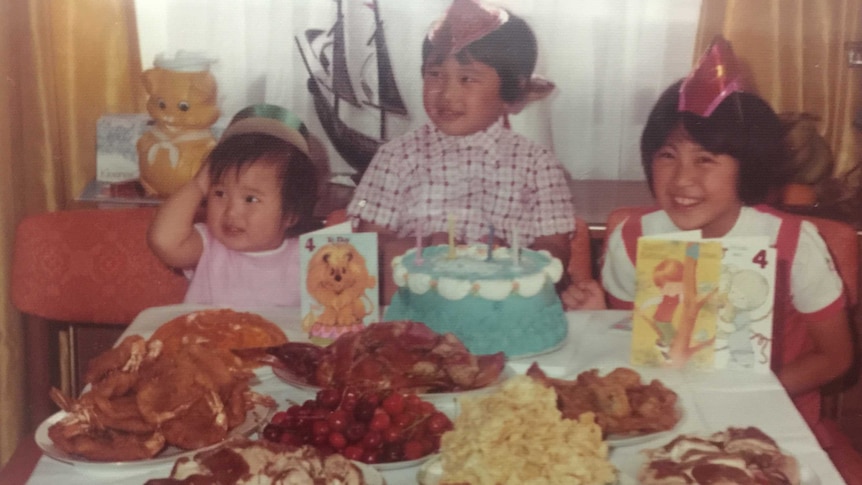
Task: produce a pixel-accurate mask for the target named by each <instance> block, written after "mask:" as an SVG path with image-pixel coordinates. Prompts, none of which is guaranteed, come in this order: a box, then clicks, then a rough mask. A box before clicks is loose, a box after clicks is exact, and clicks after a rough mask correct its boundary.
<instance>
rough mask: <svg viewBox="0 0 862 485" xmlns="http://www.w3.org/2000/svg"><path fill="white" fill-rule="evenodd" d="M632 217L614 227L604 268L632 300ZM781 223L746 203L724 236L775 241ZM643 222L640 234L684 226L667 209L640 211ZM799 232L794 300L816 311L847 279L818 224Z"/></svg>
mask: <svg viewBox="0 0 862 485" xmlns="http://www.w3.org/2000/svg"><path fill="white" fill-rule="evenodd" d="M631 222H632V221H630V220H626V221H625V222H623V223H622V224H620V225H619V226H617V227H616V228H614V231H613V232H612V233H611V235H610V239H609V240H608V245H607V248H608V249H607V252H606V254H605V258H604V262H603V264H602V274H601V276H602V285H603V286H604V288H605V290H606V291H607V292H608V293H609V294H610V295H612V296H613V297H614V298H616V299H618V300H621V301H624V302H632V301H634V298H635V265H634V262H633V261H632V259H631V258H630V257H629V253H628V251H627V249H626V244H627V243H628V244H633V245H634V246H632V247H636V244H637V241H624V240H623V231H622V228H623V227H624V226H625V225H626V224H628V223H631ZM781 223H782V218H781V217H780V216H779V215H777V214H773V213H770V212H766V211H764V210H761V209H759V208H757V207H749V206H746V207H743V208H742V211H741V212H740V214H739V218H738V219H737V220H736V224H735V225H734V226H733V228H732V229H731V230H730V231H729V232H728V233H727V234H726V236H725V237H743V236H768V237H769V238H770V243H771V244H772V245H773V246H775V245H776V243H777V239H778V232H779V228H780V227H781ZM641 228H642V233H641V235H654V234H663V233H669V232H678V231H680V229H679V228H677V227H676V226H675V225H674V224H673V221H671V219H670V217H669V216H668V215H667V213H666V212H665V211H663V210H657V211H654V212H650V213H647V214H644V215H643V216H641ZM798 238H799V239H798V242H797V245H796V253H795V254H794V256H793V263H792V265H791V269H790V292H791V301H792V302H793V306H794V307H795V308H796V310H797V311H798V312H799V313H803V314H810V313H816V312H818V311H820V310H823V309H824V308H827V307H829V306H830V305H832V304H833V303H835V302H836V301H837V300H838V299H840V298H841V297H842V296H843V283H842V281H841V276H840V275H839V274H838V271H837V270H836V267H835V263H834V262H833V261H832V257H831V256H830V254H829V250H828V248H827V247H826V243H825V242H824V241H823V238H821V237H820V234H818V232H817V228H816V227H815V226H814V224H812V223H811V222H808V221H802V224H801V227H800V231H799V235H798Z"/></svg>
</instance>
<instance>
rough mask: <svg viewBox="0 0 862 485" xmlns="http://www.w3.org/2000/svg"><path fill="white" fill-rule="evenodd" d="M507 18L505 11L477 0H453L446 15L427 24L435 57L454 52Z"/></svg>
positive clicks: (498, 25)
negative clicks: (430, 25)
mask: <svg viewBox="0 0 862 485" xmlns="http://www.w3.org/2000/svg"><path fill="white" fill-rule="evenodd" d="M507 20H509V14H508V13H507V12H506V11H505V10H503V9H501V8H497V7H492V6H487V5H482V3H481V2H479V1H478V0H454V1H453V2H452V5H450V6H449V9H448V10H446V15H445V16H444V17H443V18H442V19H441V20H438V21H437V22H435V23H434V25H433V26H432V27H431V31H430V32H429V33H428V39H429V40H430V41H431V43H432V44H433V45H434V52H435V54H436V55H438V56H439V58H441V59H442V58H445V57H448V56H449V55H451V54H455V53H457V52H458V51H460V50H461V49H463V48H464V47H466V46H468V45H470V44H471V43H472V42H475V41H477V40H479V39H481V38H482V37H485V36H486V35H488V34H489V33H491V32H493V31H495V30H497V29H498V28H499V27H500V26H501V25H503V24H504V23H506V21H507Z"/></svg>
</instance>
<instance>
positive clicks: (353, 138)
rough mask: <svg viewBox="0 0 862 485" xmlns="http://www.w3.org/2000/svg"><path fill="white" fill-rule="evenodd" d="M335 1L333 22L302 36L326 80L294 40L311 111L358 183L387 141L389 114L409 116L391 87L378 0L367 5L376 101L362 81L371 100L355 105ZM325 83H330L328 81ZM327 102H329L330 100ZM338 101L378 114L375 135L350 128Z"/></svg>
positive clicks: (339, 0)
mask: <svg viewBox="0 0 862 485" xmlns="http://www.w3.org/2000/svg"><path fill="white" fill-rule="evenodd" d="M336 3H337V4H338V10H337V18H336V20H335V23H334V24H333V26H332V28H331V29H330V30H329V31H328V32H324V31H323V30H320V29H309V30H308V31H306V33H305V37H306V41H307V42H308V45H309V46H310V47H311V52H312V54H313V55H314V59H316V60H317V63H318V64H319V66H320V68H321V69H323V72H324V73H325V74H326V75H327V76H326V79H321V78H320V77H319V76H317V75H316V74H315V72H314V69H313V68H312V66H311V64H310V61H309V59H308V57H306V54H305V50H304V49H303V47H302V44H301V43H300V41H299V39H298V38H297V39H295V40H296V44H297V47H298V48H299V52H300V55H301V56H302V60H303V63H304V64H305V68H306V70H307V71H308V91H309V92H310V93H311V95H312V98H313V100H314V107H315V111H316V112H317V116H318V119H319V120H320V124H321V125H322V126H323V128H324V130H325V131H326V135H327V137H328V138H329V140H330V141H331V142H332V145H333V146H334V147H335V149H336V151H337V152H338V154H339V155H341V157H342V158H344V160H345V161H346V162H347V163H348V164H350V166H351V167H353V169H355V170H356V171H357V174H356V176H354V179H355V180H357V181H358V179H359V178H360V177H361V176H362V173H364V171H365V169H366V168H367V167H368V164H369V163H371V159H372V158H373V157H374V154H375V153H376V152H377V149H378V148H379V147H380V145H382V144H383V143H384V142H385V141H386V139H387V133H386V116H387V113H392V114H396V115H401V116H405V115H407V108H406V107H405V105H404V101H403V99H402V98H401V94H400V92H399V91H398V86H397V84H396V83H395V77H394V76H393V74H392V65H391V62H390V59H389V53H388V50H387V48H386V38H385V36H384V33H383V21H382V20H381V18H380V14H379V11H378V9H377V1H376V0H373V1H372V2H371V4H370V5H369V7H370V8H371V9H372V10H373V13H374V23H375V25H374V33H373V34H372V37H371V38H370V39H369V41H368V43H367V45H373V46H374V52H373V53H372V55H371V56H370V57H373V58H374V59H375V60H376V63H377V89H376V97H377V102H376V103H375V102H374V101H373V95H374V93H375V90H374V89H372V88H371V87H369V86H368V85H367V84H366V83H365V82H364V81H362V83H361V85H362V88H363V92H364V94H365V95H366V97H367V98H369V100H368V101H363V102H360V101H359V99H358V98H357V96H356V92H355V91H354V89H353V81H352V80H351V77H350V72H349V70H348V68H347V56H346V49H345V47H346V40H345V32H344V29H345V25H344V15H343V12H342V0H336ZM321 38H323V42H319V41H320V39H321ZM317 44H320V45H319V47H318V49H317V51H315V50H314V46H315V45H317ZM326 49H330V55H329V56H327V54H326V52H325V50H326ZM330 56H331V59H330ZM327 81H329V82H328V83H327ZM324 89H325V90H326V91H329V93H330V95H331V96H330V95H327V93H326V92H324ZM330 98H331V99H332V100H331V101H330ZM341 100H343V101H345V102H347V103H349V104H351V105H352V106H354V107H356V108H362V109H364V108H372V109H375V110H377V111H378V112H379V116H380V135H379V137H378V138H375V137H372V136H368V135H366V134H364V133H362V132H360V131H358V130H356V129H354V128H351V127H350V126H348V125H347V123H345V122H344V120H342V119H341V117H340V113H339V103H340V101H341Z"/></svg>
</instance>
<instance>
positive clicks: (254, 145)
mask: <svg viewBox="0 0 862 485" xmlns="http://www.w3.org/2000/svg"><path fill="white" fill-rule="evenodd" d="M207 159H208V163H209V175H210V180H212V181H213V182H218V181H221V180H222V179H223V178H224V176H225V175H226V174H227V173H228V172H230V171H234V170H236V172H237V173H239V172H241V171H242V170H243V168H244V167H248V166H250V165H252V164H254V163H256V162H264V163H271V164H273V165H274V166H275V167H276V168H277V172H278V181H279V185H280V186H281V211H282V213H283V214H295V215H296V216H297V222H296V224H294V225H293V226H292V227H290V228H289V229H288V230H287V231H286V236H296V235H299V234H302V233H304V232H307V231H309V230H311V229H314V228H315V222H314V219H313V213H314V206H315V204H316V203H317V187H318V183H317V171H316V168H315V167H314V164H313V163H312V162H311V160H310V159H309V158H308V155H306V154H305V153H303V152H302V151H301V150H299V149H298V148H296V147H295V146H294V145H293V144H291V143H288V142H286V141H284V140H282V139H280V138H277V137H275V136H271V135H265V134H262V133H245V134H239V135H234V136H231V137H230V138H228V139H227V140H222V141H220V142H219V143H218V145H216V147H215V148H213V150H212V151H211V152H210V154H209V156H208V158H207Z"/></svg>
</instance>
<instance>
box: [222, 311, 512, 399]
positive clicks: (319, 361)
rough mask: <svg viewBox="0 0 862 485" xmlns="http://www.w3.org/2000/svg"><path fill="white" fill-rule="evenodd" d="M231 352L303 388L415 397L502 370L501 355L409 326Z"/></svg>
mask: <svg viewBox="0 0 862 485" xmlns="http://www.w3.org/2000/svg"><path fill="white" fill-rule="evenodd" d="M234 352H237V353H238V354H239V355H240V356H241V357H243V359H248V358H253V359H257V360H258V361H260V362H263V363H268V364H270V365H272V366H273V368H274V369H275V372H276V374H278V375H280V376H281V377H283V378H287V380H289V381H291V380H292V381H297V382H299V383H302V384H307V385H311V386H319V387H333V388H345V387H348V386H350V387H352V388H358V389H368V390H384V389H392V390H398V391H402V392H415V393H434V392H456V391H464V390H470V389H478V388H482V387H485V386H488V385H490V384H493V383H494V382H495V381H497V379H498V378H499V377H500V373H501V372H502V371H503V367H504V366H505V364H506V357H505V354H503V353H502V352H498V353H496V354H491V355H473V354H471V353H470V351H469V350H467V348H466V347H465V346H464V344H463V343H461V341H460V340H458V338H457V337H455V336H454V335H452V334H449V333H447V334H443V335H441V334H438V333H436V332H434V331H433V330H431V329H430V328H428V327H427V326H425V324H423V323H419V322H411V321H395V322H380V323H373V324H371V325H368V326H367V327H365V329H363V330H361V331H358V332H351V333H347V334H344V335H342V336H340V337H338V339H337V340H335V341H334V342H332V343H331V344H329V345H328V346H326V347H320V346H317V345H314V344H310V343H304V342H288V343H286V344H283V345H278V346H274V347H267V348H261V349H242V350H235V351H234Z"/></svg>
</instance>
